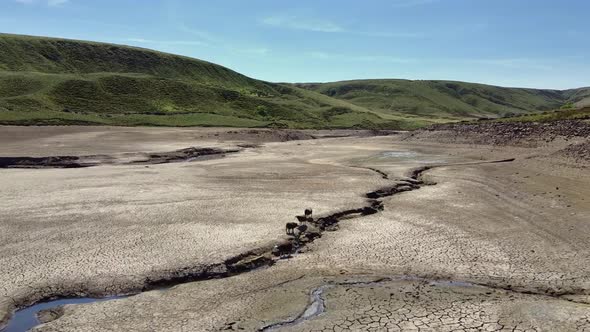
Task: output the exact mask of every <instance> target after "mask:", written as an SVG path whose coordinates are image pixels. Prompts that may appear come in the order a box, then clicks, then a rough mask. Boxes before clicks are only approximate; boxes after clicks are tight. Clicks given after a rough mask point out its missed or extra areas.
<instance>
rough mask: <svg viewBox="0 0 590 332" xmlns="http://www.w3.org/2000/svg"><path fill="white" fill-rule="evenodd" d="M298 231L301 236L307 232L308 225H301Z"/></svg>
mask: <svg viewBox="0 0 590 332" xmlns="http://www.w3.org/2000/svg"><path fill="white" fill-rule="evenodd" d="M297 230H298V231H299V235H301V234H303V233H305V231H307V225H299V226H297Z"/></svg>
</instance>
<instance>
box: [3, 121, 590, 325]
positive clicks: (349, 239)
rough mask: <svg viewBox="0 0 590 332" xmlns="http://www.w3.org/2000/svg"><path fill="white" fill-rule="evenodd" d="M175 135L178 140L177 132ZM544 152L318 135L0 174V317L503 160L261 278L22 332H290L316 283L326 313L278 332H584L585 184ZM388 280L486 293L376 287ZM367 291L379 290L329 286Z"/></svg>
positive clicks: (155, 297)
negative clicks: (165, 158) (164, 157)
mask: <svg viewBox="0 0 590 332" xmlns="http://www.w3.org/2000/svg"><path fill="white" fill-rule="evenodd" d="M166 134H167V136H169V134H170V133H169V132H167V133H166ZM69 135H70V134H69ZM85 135H86V134H85ZM179 135H180V136H179V137H180V138H179V139H178V140H179V141H183V139H184V138H183V137H184V136H183V135H186V132H183V134H179ZM191 135H192V134H191ZM195 135H196V136H198V135H197V134H195ZM107 137H108V135H107ZM213 137H215V136H214V134H213ZM72 138H75V135H74V137H70V138H69V139H72ZM168 139H171V141H169V142H168V141H166V140H164V139H163V138H161V137H159V138H157V139H153V141H152V142H154V145H153V147H152V148H145V147H146V145H147V142H146V141H145V139H144V138H142V139H141V142H137V146H136V147H135V149H136V150H135V151H171V150H174V149H179V148H180V147H179V146H177V145H175V144H178V143H177V142H175V141H174V138H168ZM51 140H53V141H55V140H64V142H67V141H68V140H67V139H65V138H63V137H61V138H56V137H52V138H51ZM75 141H76V143H75V144H80V140H75ZM126 142H127V143H126V144H130V143H128V141H126ZM183 143H185V144H186V143H189V144H188V145H184V146H191V145H193V146H215V147H219V148H231V147H234V146H236V144H237V142H231V144H228V143H227V142H224V141H203V142H201V141H198V144H196V143H195V141H190V140H189V141H188V142H187V141H183ZM201 143H202V144H201ZM246 143H247V142H246ZM558 143H559V142H555V143H554V146H547V147H545V148H542V149H540V148H535V149H530V148H522V147H514V148H513V147H502V148H498V149H495V148H491V147H486V146H477V147H474V146H456V145H455V146H451V145H444V144H438V143H431V142H421V141H418V142H403V143H401V142H399V141H398V140H397V138H396V137H395V136H394V137H374V138H345V139H342V138H334V139H316V140H310V141H293V142H286V143H267V144H265V145H264V146H261V147H260V148H257V149H247V150H245V151H243V152H241V153H240V154H235V155H228V156H227V157H226V158H223V159H217V160H206V161H202V162H199V163H190V164H183V163H177V164H166V165H156V166H150V168H149V169H145V168H144V166H133V165H127V166H118V167H111V166H101V167H94V168H84V169H51V170H0V177H2V183H3V184H6V185H5V188H7V190H5V191H3V192H2V194H3V197H2V199H3V202H7V204H4V205H2V216H3V219H2V221H1V222H0V229H1V230H2V232H0V234H2V235H0V236H1V237H2V238H1V240H2V241H0V242H1V243H2V244H3V245H2V246H0V263H2V266H3V267H7V268H5V269H4V270H3V271H8V272H4V273H3V274H2V275H0V285H1V286H2V288H0V308H5V309H4V310H10V308H11V307H13V306H14V302H18V301H21V302H20V303H21V305H22V304H23V303H24V302H26V301H37V300H39V299H41V298H43V297H47V296H49V295H51V294H62V295H63V294H77V293H78V294H80V295H89V294H90V295H91V294H116V293H119V292H121V291H123V290H130V289H136V288H141V287H143V285H145V282H146V279H145V278H146V277H148V278H150V279H151V280H156V279H158V278H160V279H161V278H165V277H166V276H171V275H174V274H178V273H179V272H181V273H182V271H201V270H202V269H207V268H211V266H213V265H214V264H218V263H219V262H223V261H224V260H226V259H228V258H230V257H233V256H235V255H239V254H240V253H243V252H244V251H246V250H248V249H253V248H261V247H265V246H271V245H272V244H273V243H274V242H273V241H276V239H277V238H278V237H280V236H281V234H284V224H285V222H289V221H294V216H295V215H296V214H300V213H301V212H302V210H303V208H305V207H313V208H314V214H316V213H317V214H318V216H319V215H322V214H324V215H325V214H330V213H334V212H335V211H344V210H347V209H351V208H357V207H362V206H365V205H366V200H367V198H366V197H363V194H364V193H367V192H372V191H376V189H379V188H388V187H391V186H392V183H398V182H400V181H401V180H406V181H407V179H408V178H407V175H408V171H410V170H411V169H413V168H416V167H419V166H422V165H434V164H437V163H441V162H448V163H465V162H480V161H486V160H492V159H508V158H512V157H515V156H517V160H516V161H514V162H511V163H505V164H478V165H476V164H471V165H461V166H449V167H442V168H436V169H432V170H429V171H428V173H426V174H427V175H426V178H425V179H426V180H427V181H431V182H436V183H437V185H436V186H424V187H422V188H421V189H419V190H412V191H407V192H406V191H404V192H402V193H399V194H396V195H394V196H391V197H384V198H382V200H383V204H384V211H382V212H380V213H377V214H371V215H367V216H363V217H360V218H354V219H343V220H342V221H341V222H340V223H339V229H338V230H337V231H335V232H325V233H324V234H323V236H322V238H321V239H320V240H317V241H315V242H313V243H311V244H309V245H308V246H306V247H305V248H304V250H303V251H304V252H303V253H301V254H298V255H295V256H294V257H293V258H291V259H282V260H279V261H277V263H276V264H275V265H274V266H272V267H270V268H264V269H259V270H255V271H252V272H248V273H244V274H240V275H236V276H232V277H229V278H223V279H215V280H206V281H199V282H193V283H186V284H183V285H179V286H175V287H172V288H170V289H167V290H159V291H149V292H145V293H142V294H139V295H136V296H131V297H128V298H125V299H120V300H114V301H106V302H101V303H92V304H85V305H73V306H66V307H65V308H63V310H62V311H60V315H58V316H60V317H59V318H57V319H55V320H52V321H50V322H48V323H46V324H43V325H41V326H39V327H38V328H37V330H40V331H104V330H113V331H123V330H124V331H145V330H158V331H195V330H199V331H207V330H223V329H227V330H240V329H242V330H248V331H254V330H258V329H261V328H263V327H264V326H268V325H271V324H275V323H280V322H284V321H290V320H293V319H294V318H297V317H298V316H299V315H301V314H302V313H303V312H304V311H305V309H306V308H307V307H308V305H309V303H310V294H311V293H312V292H313V290H315V289H318V287H322V286H323V285H327V284H329V285H333V286H332V287H329V288H326V289H325V290H324V291H323V292H322V294H321V296H322V297H323V299H324V302H325V308H324V312H323V313H321V314H320V315H318V316H313V317H311V318H310V319H304V320H302V321H300V322H299V323H298V324H297V325H293V326H283V327H281V330H283V329H285V330H289V329H290V330H296V331H299V330H320V331H321V330H330V331H332V330H334V331H338V330H340V329H341V328H343V329H344V328H349V329H350V330H367V329H369V328H372V329H375V330H393V331H395V330H399V329H400V328H401V329H402V330H411V329H410V328H411V327H412V326H414V327H415V330H426V331H438V330H443V331H444V330H453V329H455V330H461V329H463V330H469V329H471V330H483V328H484V327H485V328H488V329H490V330H501V329H499V328H500V327H502V328H504V330H507V331H512V330H523V331H524V330H527V329H528V330H545V331H555V330H563V331H577V330H584V328H587V327H588V317H589V312H590V309H589V308H590V306H589V305H587V304H585V303H588V302H590V297H589V291H588V289H589V288H590V280H589V277H588V276H589V275H590V273H589V272H590V271H589V269H590V262H589V260H588V258H587V257H590V251H589V250H590V249H589V248H590V239H589V238H590V235H589V234H590V228H589V227H590V226H589V224H588V223H587V220H590V215H589V210H590V209H589V208H588V207H589V205H588V203H589V202H588V201H587V197H589V196H590V192H589V190H590V186H588V184H589V183H590V176H589V174H588V171H587V170H586V169H585V168H583V167H581V166H580V165H573V166H572V165H570V164H568V163H567V161H564V160H561V159H555V157H554V154H553V153H554V152H555V151H558V150H559V149H561V148H563V145H559V144H558ZM242 144H245V143H244V142H242ZM32 146H33V145H32ZM164 147H165V148H164ZM80 148H82V147H80ZM68 149H70V148H68V144H65V147H62V148H60V149H59V150H56V152H59V153H56V154H62V152H63V151H67V150H68ZM87 149H90V147H87ZM101 149H103V150H101V151H100V153H111V152H117V153H118V152H123V151H120V150H117V151H109V150H108V149H106V147H102V148H101ZM104 149H106V151H105V150H104ZM117 149H119V148H117ZM129 149H130V150H133V146H129ZM91 151H92V152H94V151H93V150H91ZM97 151H98V150H97ZM392 151H393V152H392ZM8 152H11V151H8ZM24 152H27V151H24ZM30 152H31V153H28V154H27V155H34V152H33V151H32V150H31V151H30ZM67 153H68V154H69V152H67ZM97 153H98V152H97ZM7 154H8V153H7V152H2V151H0V155H7ZM12 155H14V154H12ZM384 156H386V157H384ZM582 166H583V165H582ZM385 175H387V176H385ZM386 177H387V178H386ZM401 182H403V181H401ZM33 184H35V185H33ZM39 184H40V185H39ZM21 196H22V197H21ZM4 216H7V218H6V219H4ZM25 262H27V263H28V264H26V263H25ZM212 264H213V265H212ZM199 269H201V270H199ZM404 275H405V276H417V277H422V278H426V279H428V280H435V279H445V280H460V281H466V282H471V283H475V284H480V285H485V286H486V287H480V286H477V287H476V286H463V285H462V284H452V283H451V284H445V283H435V284H429V282H426V281H419V280H396V279H395V278H394V277H391V276H404ZM378 276H379V277H386V278H392V279H391V280H385V281H383V282H379V283H377V284H374V285H372V286H370V287H369V286H367V287H365V286H358V285H357V286H353V285H345V284H342V283H345V282H348V281H350V280H358V279H367V280H374V279H375V278H376V277H378ZM347 289H348V290H347ZM488 293H490V294H488ZM391 294H394V295H393V296H392V295H391ZM13 300H14V301H13ZM0 310H1V309H0ZM53 318H56V317H53ZM382 323H383V324H385V325H386V324H389V325H386V326H383V325H381V324H382ZM351 324H352V325H351ZM400 324H401V325H400ZM437 324H438V325H437Z"/></svg>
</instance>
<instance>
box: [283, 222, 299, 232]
mask: <svg viewBox="0 0 590 332" xmlns="http://www.w3.org/2000/svg"><path fill="white" fill-rule="evenodd" d="M297 226H299V224H298V223H296V222H288V223H287V224H286V225H285V231H286V232H287V235H291V234H293V233H294V232H295V228H297Z"/></svg>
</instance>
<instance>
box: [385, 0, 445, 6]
mask: <svg viewBox="0 0 590 332" xmlns="http://www.w3.org/2000/svg"><path fill="white" fill-rule="evenodd" d="M438 1H439V0H393V1H392V2H391V6H392V7H395V8H405V7H416V6H422V5H427V4H431V3H435V2H438Z"/></svg>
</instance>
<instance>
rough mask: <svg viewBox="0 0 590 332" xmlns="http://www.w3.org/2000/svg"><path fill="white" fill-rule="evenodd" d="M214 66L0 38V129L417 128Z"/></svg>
mask: <svg viewBox="0 0 590 332" xmlns="http://www.w3.org/2000/svg"><path fill="white" fill-rule="evenodd" d="M427 122H428V121H422V122H421V121H419V120H414V119H412V118H410V119H406V118H404V117H396V116H389V115H386V116H382V115H380V114H378V113H375V112H372V111H370V110H368V109H366V108H364V107H362V106H357V105H353V104H350V103H348V102H346V101H341V100H337V99H334V98H330V97H327V96H324V95H321V94H319V93H315V92H312V91H307V90H304V89H299V88H297V87H292V86H285V85H280V84H273V83H267V82H263V81H259V80H255V79H252V78H249V77H246V76H244V75H241V74H239V73H236V72H234V71H232V70H230V69H227V68H224V67H222V66H218V65H215V64H212V63H209V62H205V61H200V60H196V59H191V58H187V57H182V56H176V55H171V54H165V53H161V52H156V51H151V50H146V49H141V48H134V47H127V46H120V45H111V44H103V43H93V42H82V41H74V40H63V39H54V38H42V37H29V36H16V35H6V34H0V124H112V125H164V126H195V125H198V126H240V127H292V128H350V127H358V128H413V127H416V126H418V125H422V124H425V123H427Z"/></svg>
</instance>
